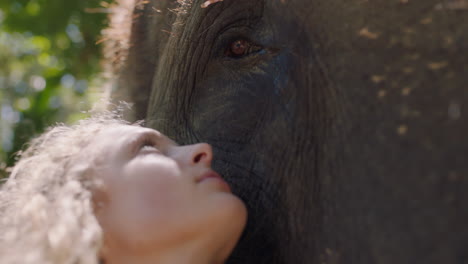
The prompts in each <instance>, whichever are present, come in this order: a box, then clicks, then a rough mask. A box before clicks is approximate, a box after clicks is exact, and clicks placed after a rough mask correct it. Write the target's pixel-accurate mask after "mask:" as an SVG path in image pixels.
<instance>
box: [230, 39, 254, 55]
mask: <svg viewBox="0 0 468 264" xmlns="http://www.w3.org/2000/svg"><path fill="white" fill-rule="evenodd" d="M262 49H263V47H261V46H259V45H256V44H254V43H252V42H251V41H249V40H246V39H237V40H235V41H233V42H231V43H230V44H229V46H228V47H227V49H226V52H225V55H226V56H227V57H231V58H242V57H245V56H247V55H250V54H252V53H254V52H258V51H260V50H262Z"/></svg>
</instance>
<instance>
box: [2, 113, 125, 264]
mask: <svg viewBox="0 0 468 264" xmlns="http://www.w3.org/2000/svg"><path fill="white" fill-rule="evenodd" d="M115 125H128V122H126V121H124V120H122V119H121V118H120V117H119V115H118V114H116V113H112V112H107V113H105V114H100V115H97V116H96V115H95V116H94V117H92V118H89V119H86V120H82V121H80V122H79V123H78V124H77V125H74V126H65V125H63V124H59V125H57V126H55V127H52V128H50V129H49V130H47V131H46V132H45V133H44V134H42V135H41V136H39V137H37V138H36V139H34V140H32V141H31V142H30V145H29V146H28V147H27V149H26V150H25V151H24V152H23V153H21V154H19V160H18V162H17V164H16V165H15V167H14V168H13V170H12V173H11V175H10V177H9V179H8V180H7V182H6V183H5V184H3V186H1V189H0V256H1V263H2V264H97V263H99V262H100V261H99V258H98V255H99V251H100V248H101V244H102V237H103V235H102V229H101V227H100V226H99V223H98V221H97V219H96V217H95V215H94V212H93V208H94V203H93V199H92V192H93V188H95V187H96V184H98V183H97V182H96V181H95V179H93V177H92V170H93V162H94V160H95V158H96V157H93V156H92V155H89V153H88V154H83V153H82V150H83V148H85V147H87V146H89V145H90V143H91V142H92V139H93V137H94V136H95V135H96V134H97V133H98V132H100V131H101V130H103V129H104V128H109V127H110V126H115Z"/></svg>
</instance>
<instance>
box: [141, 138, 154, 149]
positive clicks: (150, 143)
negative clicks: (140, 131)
mask: <svg viewBox="0 0 468 264" xmlns="http://www.w3.org/2000/svg"><path fill="white" fill-rule="evenodd" d="M139 145H140V148H144V147H156V142H154V140H152V139H149V138H144V139H143V140H142V141H141V142H140V144H139Z"/></svg>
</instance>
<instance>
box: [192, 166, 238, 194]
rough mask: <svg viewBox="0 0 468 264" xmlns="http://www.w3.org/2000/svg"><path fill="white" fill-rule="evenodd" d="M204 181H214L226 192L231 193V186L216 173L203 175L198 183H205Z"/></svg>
mask: <svg viewBox="0 0 468 264" xmlns="http://www.w3.org/2000/svg"><path fill="white" fill-rule="evenodd" d="M204 181H213V182H217V183H218V185H219V186H220V187H222V188H223V189H224V190H225V191H227V192H231V187H230V186H229V184H228V183H227V182H226V181H225V180H224V179H223V178H222V177H221V176H220V175H219V174H218V173H216V172H214V171H209V172H207V173H205V174H203V175H202V176H201V177H200V178H199V179H198V180H197V182H204Z"/></svg>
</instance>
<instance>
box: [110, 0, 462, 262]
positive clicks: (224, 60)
mask: <svg viewBox="0 0 468 264" xmlns="http://www.w3.org/2000/svg"><path fill="white" fill-rule="evenodd" d="M202 5H204V6H202ZM203 7H205V8H203ZM106 37H107V39H108V43H107V44H106V45H107V46H106V49H105V52H106V57H107V61H108V62H109V63H108V65H109V71H110V72H112V73H113V74H114V75H113V78H114V79H115V81H114V84H113V95H114V96H115V98H116V100H117V99H126V100H129V101H131V102H132V103H134V113H133V118H134V119H145V120H146V124H147V125H148V126H150V127H153V128H156V129H158V130H160V131H161V132H163V133H166V134H167V135H168V136H169V137H172V138H174V139H175V140H176V141H177V142H178V143H180V144H189V143H195V142H208V143H209V144H211V145H212V146H213V149H214V160H213V167H214V168H215V170H216V171H218V172H219V173H220V174H222V175H223V176H224V177H225V179H226V180H227V181H228V182H229V183H230V185H231V186H232V189H233V192H234V193H236V194H237V195H239V196H240V197H241V198H242V199H243V200H244V201H245V203H246V204H247V207H248V211H249V220H248V224H247V228H246V231H245V232H244V234H243V235H242V238H241V240H240V242H239V244H238V246H237V247H236V249H235V250H234V252H233V254H232V256H231V257H230V258H229V260H228V262H227V263H229V264H240V263H242V264H254V263H255V264H261V263H269V264H283V263H287V264H289V263H294V264H297V263H312V264H313V263H330V264H338V263H347V264H352V263H359V264H366V263H369V264H370V263H382V264H383V263H399V264H406V263H408V264H410V263H426V264H436V263H437V264H439V263H451V264H462V263H468V206H467V204H468V140H467V139H466V138H467V135H468V122H467V121H468V118H467V116H468V112H467V110H466V109H467V107H468V92H467V90H466V89H467V86H466V85H467V83H468V74H467V73H468V72H467V65H468V57H467V55H466V54H468V41H467V40H468V1H466V0H446V1H441V0H425V1H413V0H392V1H388V0H386V1H384V0H375V1H368V0H348V1H339V0H269V1H266V0H224V1H222V2H219V3H212V4H209V5H207V4H206V3H205V1H200V0H191V1H189V0H185V1H184V0H179V1H174V0H147V1H140V0H121V1H120V3H119V6H116V7H115V9H114V14H113V15H112V17H111V25H110V28H109V29H108V31H107V32H106Z"/></svg>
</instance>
